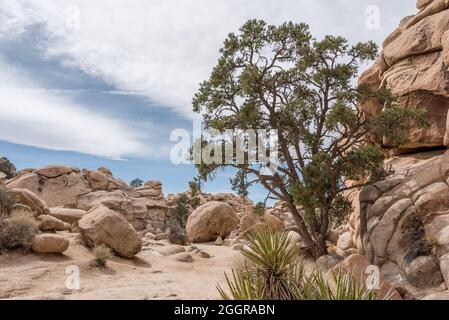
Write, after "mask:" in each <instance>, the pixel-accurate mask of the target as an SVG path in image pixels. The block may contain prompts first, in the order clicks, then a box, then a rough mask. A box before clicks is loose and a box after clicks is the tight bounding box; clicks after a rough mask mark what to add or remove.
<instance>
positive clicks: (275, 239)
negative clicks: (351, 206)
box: [217, 228, 376, 300]
mask: <svg viewBox="0 0 449 320" xmlns="http://www.w3.org/2000/svg"><path fill="white" fill-rule="evenodd" d="M244 241H245V243H246V245H247V247H248V249H244V250H243V251H242V254H243V255H244V256H245V257H246V258H247V259H248V261H247V263H245V266H244V267H243V269H242V270H232V277H228V275H226V282H227V286H228V289H229V293H227V292H225V291H224V290H223V289H222V288H221V287H220V286H219V285H218V286H217V288H218V291H219V293H220V295H221V297H222V298H223V299H225V300H231V299H233V300H374V299H376V294H375V292H374V291H372V290H369V289H367V288H366V287H365V286H364V284H363V283H360V282H359V281H357V280H356V279H355V278H354V277H353V276H352V274H351V273H336V274H334V275H333V279H332V280H333V281H327V280H326V279H325V277H324V276H323V275H322V273H321V272H320V271H318V270H314V271H313V272H312V273H311V274H310V275H307V274H306V272H305V270H304V267H303V266H302V265H301V264H300V263H298V260H297V257H298V256H297V251H296V248H295V247H294V246H292V245H291V244H290V243H289V239H288V236H287V234H286V233H284V232H276V231H272V230H270V229H267V228H263V229H259V230H256V231H254V232H252V233H250V234H249V235H248V236H247V237H246V238H245V240H244Z"/></svg>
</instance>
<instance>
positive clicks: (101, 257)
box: [89, 244, 114, 268]
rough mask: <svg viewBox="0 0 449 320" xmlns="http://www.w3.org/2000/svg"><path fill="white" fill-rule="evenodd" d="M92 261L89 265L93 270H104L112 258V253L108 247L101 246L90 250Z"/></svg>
mask: <svg viewBox="0 0 449 320" xmlns="http://www.w3.org/2000/svg"><path fill="white" fill-rule="evenodd" d="M92 254H93V256H94V259H93V260H91V261H90V262H89V265H90V266H91V267H94V268H105V267H106V266H107V261H108V260H109V259H111V258H112V257H113V255H114V254H113V252H112V250H111V248H109V247H108V246H106V245H104V244H101V245H98V246H95V247H94V248H93V249H92Z"/></svg>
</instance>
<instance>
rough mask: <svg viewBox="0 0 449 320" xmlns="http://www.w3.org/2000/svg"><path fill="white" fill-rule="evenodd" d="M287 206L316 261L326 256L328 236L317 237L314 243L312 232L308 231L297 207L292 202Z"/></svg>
mask: <svg viewBox="0 0 449 320" xmlns="http://www.w3.org/2000/svg"><path fill="white" fill-rule="evenodd" d="M287 205H288V208H289V209H290V212H291V213H292V215H293V218H294V219H295V221H296V224H297V225H298V228H299V233H300V235H301V237H302V239H303V241H304V243H305V245H306V246H307V249H308V251H309V252H310V254H311V255H312V257H313V258H314V259H315V260H316V259H318V258H319V257H321V256H324V255H326V254H327V247H326V235H324V236H323V235H318V236H317V237H316V238H317V239H316V241H314V240H313V239H312V237H311V235H310V232H309V231H308V230H307V226H306V225H305V223H304V220H303V218H302V217H301V214H300V213H299V211H298V209H297V208H296V206H295V205H294V204H293V203H292V202H290V201H288V202H287Z"/></svg>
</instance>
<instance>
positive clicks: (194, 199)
mask: <svg viewBox="0 0 449 320" xmlns="http://www.w3.org/2000/svg"><path fill="white" fill-rule="evenodd" d="M189 190H190V199H189V204H190V205H191V206H192V208H193V209H196V208H197V207H198V206H199V205H200V198H199V197H198V192H200V190H201V189H200V185H199V183H198V182H197V181H196V180H194V181H190V182H189Z"/></svg>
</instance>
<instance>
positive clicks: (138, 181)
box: [129, 178, 143, 188]
mask: <svg viewBox="0 0 449 320" xmlns="http://www.w3.org/2000/svg"><path fill="white" fill-rule="evenodd" d="M129 185H130V186H131V187H132V188H139V187H141V186H143V180H142V179H140V178H136V179H134V180H132V181H131V182H130V183H129Z"/></svg>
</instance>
